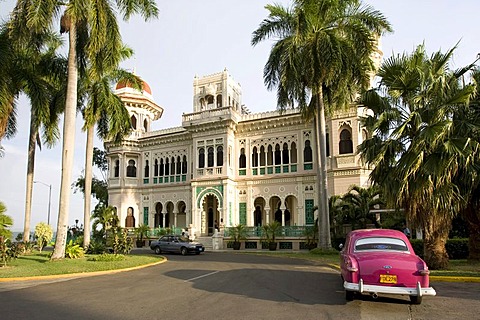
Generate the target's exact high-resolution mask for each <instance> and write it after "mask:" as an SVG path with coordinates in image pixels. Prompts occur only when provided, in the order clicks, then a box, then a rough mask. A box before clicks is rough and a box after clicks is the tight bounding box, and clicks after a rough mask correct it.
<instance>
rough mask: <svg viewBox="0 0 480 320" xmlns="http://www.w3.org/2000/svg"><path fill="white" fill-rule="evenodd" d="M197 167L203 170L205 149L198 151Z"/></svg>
mask: <svg viewBox="0 0 480 320" xmlns="http://www.w3.org/2000/svg"><path fill="white" fill-rule="evenodd" d="M198 167H199V168H205V149H203V148H200V150H198Z"/></svg>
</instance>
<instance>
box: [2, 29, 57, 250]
mask: <svg viewBox="0 0 480 320" xmlns="http://www.w3.org/2000/svg"><path fill="white" fill-rule="evenodd" d="M10 31H11V30H9V29H8V23H7V24H6V25H5V27H4V28H2V30H1V33H2V34H1V35H0V39H2V40H1V41H4V42H5V43H7V44H8V48H9V50H8V54H7V56H8V60H9V63H8V65H6V66H5V68H6V70H7V73H6V74H5V75H3V76H2V78H3V84H4V85H7V87H5V89H6V90H5V92H6V94H7V96H6V97H7V98H6V99H5V100H4V101H3V102H4V103H2V104H1V106H2V108H3V110H10V111H7V112H6V113H5V114H4V118H3V119H4V121H0V122H2V123H8V122H10V123H14V122H15V117H16V113H15V103H16V101H17V100H18V98H19V96H20V94H21V93H24V94H25V95H26V96H27V97H28V98H29V100H30V102H31V118H30V136H29V143H28V162H27V177H26V199H25V222H24V232H23V241H24V242H27V241H29V240H30V239H29V236H30V216H31V199H32V187H33V177H34V164H35V149H36V148H35V144H36V143H38V144H39V146H41V144H40V141H41V139H40V135H39V129H40V128H41V127H43V138H44V141H45V142H46V143H47V145H48V146H52V145H53V143H54V142H55V141H56V140H57V139H58V136H59V134H58V129H57V128H58V126H57V124H58V120H59V116H58V115H59V113H60V112H61V111H62V104H59V103H58V94H57V93H58V92H61V91H60V90H59V87H61V82H60V81H59V80H60V79H61V78H62V77H64V76H65V68H64V66H65V64H64V59H62V57H59V56H57V54H56V50H57V48H58V47H59V46H60V45H61V41H60V39H59V38H58V37H56V36H55V35H53V34H51V33H48V32H46V33H43V34H39V35H36V37H35V40H34V41H31V42H30V41H29V42H28V43H27V44H25V43H19V42H17V41H15V39H13V38H12V37H11V35H10ZM32 43H33V45H32ZM0 86H1V85H0ZM9 112H10V113H9ZM5 121H7V122H5ZM5 130H7V132H6V133H8V134H7V138H8V137H10V136H11V135H13V134H15V132H16V126H15V125H13V126H11V127H9V128H8V129H7V128H5Z"/></svg>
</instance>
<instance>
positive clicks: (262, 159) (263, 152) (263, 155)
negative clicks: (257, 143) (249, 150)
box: [260, 146, 265, 167]
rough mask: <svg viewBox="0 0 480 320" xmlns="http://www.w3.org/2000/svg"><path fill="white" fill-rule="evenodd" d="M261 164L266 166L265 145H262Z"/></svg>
mask: <svg viewBox="0 0 480 320" xmlns="http://www.w3.org/2000/svg"><path fill="white" fill-rule="evenodd" d="M260 166H261V167H265V147H264V146H261V147H260Z"/></svg>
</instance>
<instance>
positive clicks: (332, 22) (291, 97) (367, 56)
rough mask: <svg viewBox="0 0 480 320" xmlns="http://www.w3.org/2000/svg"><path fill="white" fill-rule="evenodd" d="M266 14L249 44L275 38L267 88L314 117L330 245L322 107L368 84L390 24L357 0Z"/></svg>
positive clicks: (309, 3) (310, 1)
mask: <svg viewBox="0 0 480 320" xmlns="http://www.w3.org/2000/svg"><path fill="white" fill-rule="evenodd" d="M266 9H267V10H268V11H269V12H270V14H269V17H268V18H267V19H265V20H263V22H262V23H261V24H260V26H259V27H258V29H257V30H256V31H254V33H253V37H252V45H256V44H258V43H259V42H260V41H263V40H266V39H269V38H274V39H278V40H277V41H276V42H275V43H274V45H273V47H272V50H271V52H270V56H269V59H268V61H267V64H266V65H265V68H264V81H265V84H266V85H267V87H268V89H273V88H274V87H277V101H278V107H279V108H280V110H285V109H286V108H290V107H292V106H293V104H294V103H297V104H298V106H299V108H300V110H301V111H302V112H303V114H304V115H305V116H306V117H307V118H308V117H311V116H312V115H313V116H314V117H315V120H314V124H315V133H316V144H317V145H316V151H317V181H318V184H319V185H318V187H317V197H318V203H319V208H320V210H319V224H320V226H319V239H320V241H319V247H320V248H324V249H328V248H330V247H331V239H330V232H329V225H330V224H329V213H328V194H327V174H326V172H327V164H326V142H325V141H326V140H325V136H326V126H325V106H326V105H327V106H328V107H330V108H331V109H333V110H335V109H339V108H342V107H344V106H346V105H348V104H349V103H351V102H352V101H353V97H354V95H356V94H357V93H358V92H359V89H361V88H364V87H368V86H369V82H370V75H371V73H372V71H373V70H374V66H373V62H372V60H371V56H372V55H373V53H374V52H375V49H376V44H377V39H378V36H380V35H382V34H383V33H384V32H386V31H390V30H391V27H390V24H389V23H388V21H387V20H386V18H385V17H384V16H383V15H382V14H381V13H380V12H379V11H375V10H374V9H373V8H372V7H371V6H368V5H362V2H361V1H359V0H295V1H293V7H292V8H291V9H289V8H285V7H283V6H281V5H267V6H266Z"/></svg>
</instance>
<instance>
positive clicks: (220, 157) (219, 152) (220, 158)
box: [217, 146, 223, 167]
mask: <svg viewBox="0 0 480 320" xmlns="http://www.w3.org/2000/svg"><path fill="white" fill-rule="evenodd" d="M221 166H223V147H222V146H218V147H217V167H221Z"/></svg>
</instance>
